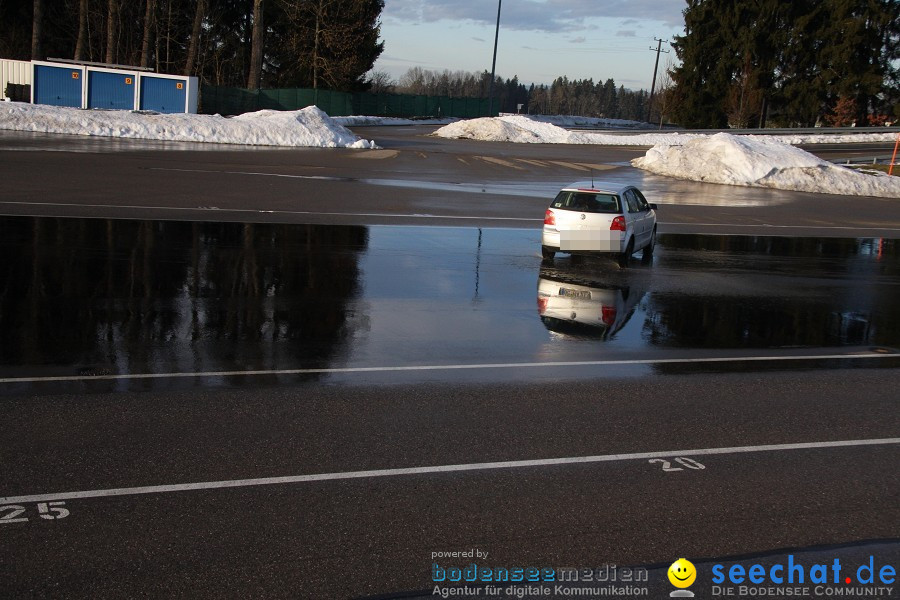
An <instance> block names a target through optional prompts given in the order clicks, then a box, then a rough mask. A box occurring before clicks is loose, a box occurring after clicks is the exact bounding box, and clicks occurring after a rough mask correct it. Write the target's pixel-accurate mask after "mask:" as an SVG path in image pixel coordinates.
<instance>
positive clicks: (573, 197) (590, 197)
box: [550, 191, 622, 213]
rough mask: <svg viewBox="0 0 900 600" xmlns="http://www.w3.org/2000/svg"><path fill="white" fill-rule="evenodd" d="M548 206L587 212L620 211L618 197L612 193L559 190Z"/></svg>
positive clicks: (620, 206)
mask: <svg viewBox="0 0 900 600" xmlns="http://www.w3.org/2000/svg"><path fill="white" fill-rule="evenodd" d="M550 208H561V209H563V210H575V211H578V212H587V213H621V212H622V205H621V204H620V202H619V197H618V196H614V195H612V194H596V193H594V192H566V191H563V192H560V193H559V194H557V196H556V199H555V200H553V203H552V204H551V205H550Z"/></svg>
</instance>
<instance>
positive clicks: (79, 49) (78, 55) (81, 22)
mask: <svg viewBox="0 0 900 600" xmlns="http://www.w3.org/2000/svg"><path fill="white" fill-rule="evenodd" d="M87 27H88V0H80V2H79V3H78V41H77V42H75V56H74V58H75V60H84V55H85V54H86V50H87V43H88V30H87Z"/></svg>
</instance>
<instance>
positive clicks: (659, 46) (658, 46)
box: [647, 38, 669, 123]
mask: <svg viewBox="0 0 900 600" xmlns="http://www.w3.org/2000/svg"><path fill="white" fill-rule="evenodd" d="M653 41H654V42H656V48H655V49H654V48H653V46H650V51H651V52H656V64H655V65H653V85H651V86H650V99H649V100H647V122H648V123H649V122H650V111H651V110H652V109H653V92H655V91H656V72H657V71H658V70H659V54H660V52H662V53H663V54H668V53H669V51H668V50H663V49H662V45H663V42H666V43H667V44H668V43H669V42H667V41H666V40H661V39H659V38H653Z"/></svg>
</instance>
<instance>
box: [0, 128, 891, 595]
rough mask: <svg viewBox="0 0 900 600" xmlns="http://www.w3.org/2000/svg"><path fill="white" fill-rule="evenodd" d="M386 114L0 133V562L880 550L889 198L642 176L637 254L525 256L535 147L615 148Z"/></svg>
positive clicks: (380, 579)
mask: <svg viewBox="0 0 900 600" xmlns="http://www.w3.org/2000/svg"><path fill="white" fill-rule="evenodd" d="M375 133H376V134H377V132H375ZM364 135H365V134H364ZM392 135H394V136H395V137H394V138H390V139H387V140H386V142H385V143H383V144H382V145H383V146H384V147H385V151H384V152H386V153H385V154H380V155H376V158H374V159H373V158H369V159H361V158H358V157H357V155H355V154H352V153H342V152H338V153H321V152H296V153H290V152H284V151H277V150H272V151H259V152H255V151H254V152H238V151H233V150H232V151H219V152H218V153H209V154H204V155H203V156H200V154H198V153H197V152H196V151H194V150H192V149H190V148H181V147H179V148H170V147H166V148H149V149H148V148H146V147H142V146H135V145H128V144H124V145H119V146H117V147H115V148H111V147H105V146H102V142H101V143H100V144H101V146H98V142H97V141H96V140H90V141H84V140H62V141H61V140H53V142H52V143H53V144H55V145H56V146H57V148H56V150H57V151H54V152H48V151H46V149H47V146H46V144H47V143H48V142H47V140H46V139H43V138H40V136H38V137H28V136H24V137H23V136H19V137H16V136H12V137H10V136H9V135H7V134H3V135H2V136H0V152H3V158H4V159H5V161H4V164H5V165H11V166H13V167H15V169H9V170H6V171H5V172H4V175H5V176H8V178H9V180H10V181H11V184H10V189H13V190H15V194H14V196H15V199H14V200H12V201H10V200H9V198H8V197H7V198H6V199H5V203H4V204H2V206H0V208H2V211H3V212H4V213H6V214H7V216H4V217H0V340H2V344H0V379H2V381H0V403H2V407H3V421H2V423H3V426H2V429H0V453H2V454H0V456H2V460H0V481H2V482H4V483H3V485H2V489H0V494H2V496H0V556H2V557H3V558H2V559H0V596H3V597H10V598H26V597H27V598H56V597H66V598H122V597H154V598H156V597H167V598H168V597H191V598H221V597H255V598H363V597H380V598H388V597H389V598H394V597H425V596H429V597H430V596H431V595H432V594H433V591H434V589H433V586H434V585H435V584H436V583H437V582H435V581H433V580H434V578H435V577H434V568H433V567H434V564H435V562H439V563H440V565H441V566H443V567H448V568H452V567H459V568H460V569H462V568H465V567H467V566H469V565H470V564H472V563H477V564H479V565H480V566H482V567H484V566H487V567H491V568H503V567H507V568H508V567H516V566H521V567H532V566H533V567H554V568H562V567H575V568H586V569H598V568H600V567H602V566H604V565H610V564H615V565H619V566H620V567H621V566H627V567H635V568H644V567H646V568H647V569H648V573H649V578H650V580H649V582H648V583H647V591H646V593H641V594H627V593H626V592H623V591H622V590H621V589H620V590H618V591H617V592H614V593H613V594H612V595H614V596H616V595H617V596H619V597H625V596H628V595H636V596H638V597H641V596H642V597H651V598H659V597H668V594H669V592H670V591H672V589H673V588H672V587H671V586H670V585H669V584H668V583H667V580H666V578H665V576H664V574H663V572H664V571H665V569H666V568H667V566H668V565H669V564H670V563H671V562H672V561H673V560H674V559H676V558H678V557H680V556H686V557H690V558H692V559H694V560H695V561H696V563H697V567H698V583H697V584H696V585H694V586H692V588H691V589H692V590H693V591H694V593H695V595H696V597H701V598H706V597H721V596H722V593H723V592H722V590H715V589H714V588H713V587H712V579H711V576H712V575H711V574H712V567H713V566H714V565H715V564H717V563H724V564H725V565H727V566H728V567H730V566H731V565H732V564H734V563H740V564H742V565H745V566H747V567H748V568H749V566H751V565H752V564H753V563H754V562H757V561H758V562H761V563H763V564H765V565H767V566H768V565H771V564H773V563H778V562H782V563H786V561H787V560H788V559H787V556H788V555H790V556H793V557H794V558H795V559H796V560H797V561H801V562H803V563H804V565H805V566H807V567H811V566H812V565H813V564H814V563H824V564H829V565H830V564H831V563H832V562H833V561H834V560H835V559H839V560H841V561H842V564H844V566H845V571H844V573H851V572H852V574H853V577H857V578H858V575H857V574H858V573H859V572H858V571H857V569H858V568H859V567H860V566H861V565H865V564H867V562H868V560H869V559H870V557H871V559H872V561H873V564H876V565H877V566H878V567H880V566H882V565H884V564H888V565H894V566H895V567H896V566H897V562H896V561H897V548H898V539H900V529H898V523H900V512H898V506H900V503H898V502H897V499H898V497H900V479H898V476H897V468H896V465H897V457H898V453H897V445H896V444H897V441H896V440H897V432H898V431H900V419H898V412H897V406H896V381H897V372H898V369H897V367H898V360H900V359H898V354H897V353H898V348H900V311H897V309H896V307H897V306H898V300H900V298H898V296H900V249H898V242H897V239H896V238H897V237H898V235H897V223H898V222H900V220H898V219H897V215H898V212H897V209H896V208H894V205H893V204H889V203H887V202H883V201H879V200H875V199H862V200H859V201H856V204H855V205H854V206H855V208H856V210H854V211H848V210H846V208H841V207H842V206H844V207H846V199H843V198H840V197H828V196H813V195H803V194H790V193H781V192H772V191H759V190H749V191H748V190H739V191H736V192H733V193H734V194H735V195H736V196H735V197H736V201H737V202H738V204H742V206H738V207H736V208H732V207H729V206H723V205H722V199H723V198H724V196H723V194H730V193H732V192H731V190H730V189H728V188H724V186H703V185H702V184H689V183H684V182H669V183H668V184H665V182H660V181H657V182H655V183H654V182H653V181H651V180H649V179H648V180H645V181H644V187H645V188H646V187H648V186H649V187H651V188H652V187H653V186H654V185H656V186H657V190H658V193H660V194H661V193H662V192H663V191H664V192H666V193H668V194H672V195H671V198H672V204H670V205H669V207H670V208H668V209H667V207H666V206H665V205H664V206H663V207H662V209H661V212H662V213H663V215H665V216H661V221H666V223H665V224H664V227H663V228H662V231H663V235H661V236H660V239H659V247H658V250H657V252H656V253H655V255H654V257H653V258H652V260H647V261H643V260H642V259H641V256H640V255H637V256H636V259H635V261H634V262H633V264H632V265H630V266H629V267H628V268H627V269H621V268H619V267H618V265H616V264H615V263H614V262H612V261H609V260H606V259H596V258H582V259H578V258H572V257H568V256H565V255H561V256H559V257H557V258H556V259H555V260H554V261H550V262H547V261H542V260H541V258H540V251H539V235H540V232H539V229H538V226H539V220H536V219H535V217H534V216H533V212H534V210H535V209H537V210H538V211H539V212H542V210H543V206H544V205H545V204H546V201H545V199H543V198H541V197H539V196H540V195H541V193H543V191H542V190H543V188H541V187H540V186H549V185H550V184H548V183H547V182H546V181H544V182H543V183H541V182H540V181H539V180H541V179H542V178H543V179H546V178H547V177H558V178H560V179H561V180H563V181H565V180H567V179H569V178H571V177H572V175H577V176H578V177H581V176H583V174H584V172H588V174H589V170H590V168H591V167H588V171H584V164H593V163H594V162H596V163H597V164H606V165H607V166H610V164H609V163H613V162H619V163H621V162H622V157H623V156H627V154H628V153H631V152H636V151H634V150H631V149H629V150H622V149H617V150H616V149H614V150H601V151H599V152H600V153H608V154H604V155H603V157H589V158H585V159H584V160H576V159H578V158H579V157H578V156H577V153H581V152H583V149H572V148H552V149H547V148H544V149H534V148H531V149H513V150H509V149H507V148H505V147H503V146H502V145H497V146H496V147H495V146H492V145H479V144H477V143H474V142H463V143H461V144H458V145H457V144H451V145H450V146H445V145H444V143H443V142H440V141H437V140H431V139H427V138H426V139H423V138H420V137H418V136H412V137H408V138H407V137H403V135H402V133H395V134H392ZM80 144H81V145H80ZM59 146H62V147H61V148H60V147H59ZM4 147H5V148H6V150H5V151H4V150H3V148H4ZM160 150H165V152H159V151H160ZM392 152H397V154H396V155H393V154H391V153H392ZM475 157H482V158H475ZM6 159H9V160H6ZM485 159H490V160H485ZM595 159H596V160H595ZM366 160H368V161H373V160H374V161H375V162H374V163H373V162H369V163H365V161H366ZM534 160H538V161H539V162H538V164H533V165H531V167H529V169H527V170H526V171H525V173H524V174H523V175H521V177H519V178H518V179H519V180H517V178H516V177H511V176H510V173H518V170H517V168H516V167H523V165H525V164H527V163H525V162H523V161H534ZM391 161H394V162H391ZM497 161H501V162H505V163H506V164H501V163H498V162H497ZM100 163H105V164H107V166H109V167H112V168H111V169H110V171H109V172H110V177H109V180H104V179H102V178H100V179H98V178H97V177H96V176H95V175H96V173H97V172H98V171H97V169H98V164H100ZM363 163H365V164H367V165H368V166H365V167H362V168H359V169H358V168H357V167H356V165H357V164H363ZM375 163H377V164H375ZM582 163H583V164H582ZM150 164H152V167H153V169H155V170H153V171H151V170H150V169H147V168H146V167H147V166H148V165H150ZM348 165H349V166H348ZM372 165H375V166H372ZM384 165H393V166H394V167H397V168H394V169H391V168H386V167H385V166H384ZM426 165H429V166H427V167H426ZM430 165H434V166H430ZM573 165H574V167H573ZM41 168H43V169H44V170H45V171H46V170H47V169H56V171H53V172H54V173H55V176H53V177H45V178H43V179H41V178H35V177H33V174H34V172H36V171H35V170H40V169H41ZM263 168H265V169H267V170H268V172H269V174H270V175H272V174H275V175H276V176H273V177H270V176H269V175H238V174H235V173H230V174H229V175H228V176H225V175H223V174H222V173H223V172H226V171H228V172H234V171H241V172H244V173H250V172H252V173H258V172H261V171H262V170H263ZM523 168H524V167H523ZM159 169H165V171H161V170H159ZM429 169H430V170H429ZM198 171H206V172H207V174H206V175H204V174H203V173H199V172H198ZM210 171H217V172H218V173H210ZM605 171H606V175H607V176H608V177H611V178H616V177H618V178H625V179H628V178H635V177H639V175H638V174H636V173H635V172H634V170H633V169H630V168H629V167H624V166H620V167H614V168H611V169H606V170H605ZM351 172H352V173H353V176H352V177H350V176H349V175H348V174H349V173H351ZM29 173H31V174H32V176H29ZM448 174H453V175H454V176H455V177H450V176H448ZM283 175H302V176H303V177H308V176H315V177H323V179H302V178H301V179H297V178H291V177H283ZM29 177H30V181H31V183H30V184H29V185H27V186H26V185H25V184H24V182H25V181H26V180H29ZM578 177H576V178H578ZM260 178H262V179H260ZM373 179H381V180H386V181H388V183H387V184H385V183H384V181H382V182H381V183H378V184H376V183H372V181H371V180H373ZM363 180H365V181H363ZM473 180H475V181H478V182H483V183H484V184H485V191H483V192H479V191H477V190H474V188H472V189H463V188H455V187H454V186H455V185H461V186H471V185H472V181H473ZM523 180H525V181H526V182H528V181H530V182H532V183H535V184H537V183H539V184H540V185H537V186H536V187H534V189H531V190H530V189H529V188H530V187H531V186H529V185H523ZM629 181H630V179H629ZM128 182H131V183H130V184H129V183H128ZM201 182H202V183H203V185H201V184H200V183H201ZM261 182H264V183H261ZM398 182H402V185H397V183H398ZM410 182H418V183H415V184H410ZM150 183H152V184H153V185H155V186H157V189H148V188H147V186H148V184H150ZM67 184H68V185H67ZM127 185H135V186H136V189H137V191H134V192H133V193H130V194H129V195H128V197H127V198H128V202H127V203H126V202H123V201H122V199H121V198H122V197H123V196H122V195H123V194H128V191H129V188H127ZM489 185H493V186H495V187H494V188H489V187H488V186H489ZM298 190H302V191H303V193H305V194H307V195H306V196H300V201H299V202H300V204H302V206H298V205H297V204H298V196H297V193H298ZM334 192H341V193H334ZM484 198H487V199H488V200H489V201H488V202H484ZM448 200H452V202H448ZM694 200H696V202H697V203H696V204H692V202H693V201H694ZM717 202H718V204H717ZM16 203H18V204H16ZM248 204H252V205H253V207H252V211H255V214H254V215H253V216H252V218H247V217H248V215H250V211H249V209H248ZM62 205H65V206H62ZM532 205H533V206H532ZM813 206H814V207H816V208H815V210H811V207H813ZM204 207H205V208H204ZM228 209H234V212H229V211H228ZM279 210H282V211H284V212H282V213H279V212H278V211H279ZM288 210H290V211H292V212H291V213H290V214H287V211H288ZM667 210H669V211H671V212H666V211H667ZM267 211H275V212H267ZM351 213H352V214H351ZM17 215H18V216H17ZM35 215H37V216H35ZM404 215H407V216H404ZM409 215H412V216H409ZM429 215H430V216H429ZM476 215H477V218H476V219H469V218H463V217H472V216H476ZM435 216H442V218H432V217H435ZM85 217H90V218H85ZM114 217H125V218H114ZM712 217H721V218H715V219H713V218H712ZM516 219H523V220H525V221H523V222H517V221H516ZM423 222H424V223H426V224H427V226H423ZM447 225H452V226H447ZM782 225H788V226H789V227H781V226H782ZM772 233H777V234H778V235H771V234H772ZM861 442H864V444H863V443H861ZM797 444H805V445H807V446H804V447H797V446H796V445H797ZM835 444H839V445H835ZM848 444H849V445H848ZM741 448H743V449H745V450H740V449H741ZM710 449H713V450H714V453H712V454H709V453H708V452H706V451H708V450H710ZM723 449H725V450H723ZM728 449H730V450H728ZM746 449H749V450H746ZM647 453H650V457H648V455H647ZM584 457H604V458H603V460H602V461H597V460H594V461H591V462H583V461H582V462H579V461H578V460H576V461H574V462H572V461H569V460H568V459H582V458H584ZM550 459H552V460H556V459H565V460H563V462H552V460H550ZM548 460H550V462H547V461H548ZM519 461H537V462H534V463H524V464H523V463H521V462H519ZM485 463H501V464H502V466H498V465H495V466H491V467H490V468H483V467H484V466H485ZM448 465H451V466H452V465H462V466H464V467H460V468H454V469H453V470H447V469H445V468H444V467H446V466H448ZM465 465H469V466H468V467H465ZM472 465H474V466H475V467H472ZM479 465H481V466H479ZM410 467H417V468H421V470H420V471H416V472H403V473H399V472H388V471H386V470H390V469H408V468H410ZM476 467H477V468H476ZM316 474H318V475H320V476H321V477H318V478H312V479H309V478H305V479H304V477H306V476H309V475H316ZM285 477H287V478H289V480H281V479H278V478H285ZM298 477H299V479H298ZM148 486H149V487H148ZM117 490H118V491H117ZM476 550H477V551H478V552H481V553H482V554H483V553H487V554H488V556H485V557H483V558H478V555H473V557H472V558H469V557H466V556H460V557H458V558H454V559H445V558H436V554H437V553H441V552H462V553H466V552H469V551H472V552H474V551H476ZM851 568H852V570H851ZM623 583H627V582H623ZM856 584H860V585H862V586H863V587H862V588H860V589H863V591H864V592H865V591H866V590H871V589H874V584H870V583H863V582H861V581H854V582H852V583H851V584H846V583H844V584H839V585H838V587H841V589H842V590H843V589H845V587H844V586H846V589H849V588H856V587H858V586H857V585H856ZM865 586H869V587H865ZM451 587H458V586H451ZM775 587H779V586H775ZM479 590H480V591H479ZM760 590H762V591H760ZM893 590H894V592H895V593H896V584H894V587H893ZM639 591H640V590H639ZM769 592H771V594H769ZM487 593H488V590H487V588H486V587H485V586H481V587H480V588H478V590H475V591H474V592H473V593H472V594H470V597H479V596H480V597H484V596H485V594H487ZM779 593H780V592H778V591H777V590H775V591H772V590H770V589H769V588H760V589H753V590H751V591H744V592H743V593H739V592H734V593H732V594H731V596H732V597H744V596H749V595H751V594H752V595H754V596H755V597H775V596H776V595H778V594H779ZM834 593H835V592H834V590H833V589H832V591H831V593H826V592H825V591H822V594H821V595H823V596H824V595H834ZM841 593H843V592H841ZM767 594H768V595H767ZM801 595H807V596H809V595H815V594H813V593H812V592H807V593H806V594H801ZM515 596H519V597H564V596H566V594H565V593H563V594H562V595H560V594H553V593H550V594H543V593H541V592H540V591H534V590H525V589H523V588H522V587H521V586H513V587H508V586H507V587H504V588H503V590H502V591H501V593H500V597H515ZM580 597H600V592H596V593H594V595H587V596H580Z"/></svg>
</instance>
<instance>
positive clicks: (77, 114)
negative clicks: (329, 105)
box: [0, 102, 377, 148]
mask: <svg viewBox="0 0 900 600" xmlns="http://www.w3.org/2000/svg"><path fill="white" fill-rule="evenodd" d="M0 129H14V130H17V131H35V132H41V133H67V134H75V135H93V136H108V137H120V138H135V139H144V140H162V141H173V142H209V143H216V144H249V145H254V146H294V147H296V146H304V147H316V148H377V146H376V145H375V143H374V142H369V141H366V140H363V139H360V138H359V137H357V136H356V135H354V134H353V133H351V132H350V131H349V130H347V129H346V128H345V127H343V126H342V125H340V124H338V123H336V122H335V121H334V120H333V119H331V118H330V117H329V116H328V115H326V114H325V113H324V112H322V111H321V110H319V109H318V108H316V107H314V106H309V107H307V108H304V109H302V110H296V111H274V110H261V111H259V112H254V113H246V114H243V115H240V116H238V117H234V118H230V119H226V118H225V117H222V116H220V115H191V114H169V115H163V114H158V113H153V112H149V111H140V112H133V111H123V110H81V109H78V108H67V107H59V106H46V105H40V104H25V103H20V102H4V103H3V104H2V105H0Z"/></svg>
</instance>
